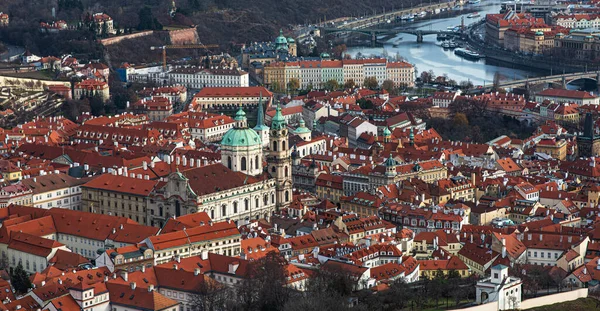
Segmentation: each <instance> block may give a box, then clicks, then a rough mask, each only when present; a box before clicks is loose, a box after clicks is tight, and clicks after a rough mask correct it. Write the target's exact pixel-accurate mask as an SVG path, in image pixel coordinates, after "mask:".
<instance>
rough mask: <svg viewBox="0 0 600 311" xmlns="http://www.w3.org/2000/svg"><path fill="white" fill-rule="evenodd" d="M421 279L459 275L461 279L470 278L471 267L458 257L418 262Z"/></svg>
mask: <svg viewBox="0 0 600 311" xmlns="http://www.w3.org/2000/svg"><path fill="white" fill-rule="evenodd" d="M417 262H418V263H419V272H420V274H421V275H420V277H421V278H428V279H433V278H435V277H436V276H437V275H440V274H442V275H444V276H447V275H448V274H450V273H457V274H458V276H460V277H461V278H466V277H468V276H469V267H468V266H467V265H466V264H465V263H464V262H462V260H460V258H458V257H457V256H452V257H450V259H445V260H418V261H417Z"/></svg>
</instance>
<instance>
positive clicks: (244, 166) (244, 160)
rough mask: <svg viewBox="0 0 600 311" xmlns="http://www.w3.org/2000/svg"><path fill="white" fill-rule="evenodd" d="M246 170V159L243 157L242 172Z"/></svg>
mask: <svg viewBox="0 0 600 311" xmlns="http://www.w3.org/2000/svg"><path fill="white" fill-rule="evenodd" d="M245 170H246V157H242V171H245Z"/></svg>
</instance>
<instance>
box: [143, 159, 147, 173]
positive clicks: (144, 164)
mask: <svg viewBox="0 0 600 311" xmlns="http://www.w3.org/2000/svg"><path fill="white" fill-rule="evenodd" d="M142 166H143V167H144V171H147V170H148V162H146V161H144V162H142Z"/></svg>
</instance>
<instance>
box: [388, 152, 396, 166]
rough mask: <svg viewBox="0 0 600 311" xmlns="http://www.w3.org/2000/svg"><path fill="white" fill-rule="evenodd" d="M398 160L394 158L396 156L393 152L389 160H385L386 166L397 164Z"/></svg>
mask: <svg viewBox="0 0 600 311" xmlns="http://www.w3.org/2000/svg"><path fill="white" fill-rule="evenodd" d="M396 165H397V162H396V160H394V158H393V157H392V154H391V153H390V156H389V157H388V158H387V160H385V166H386V167H390V166H396Z"/></svg>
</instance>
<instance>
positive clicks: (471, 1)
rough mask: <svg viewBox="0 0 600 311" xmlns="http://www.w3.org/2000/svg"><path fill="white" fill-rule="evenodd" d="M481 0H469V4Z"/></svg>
mask: <svg viewBox="0 0 600 311" xmlns="http://www.w3.org/2000/svg"><path fill="white" fill-rule="evenodd" d="M480 2H481V0H469V4H478V3H480Z"/></svg>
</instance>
